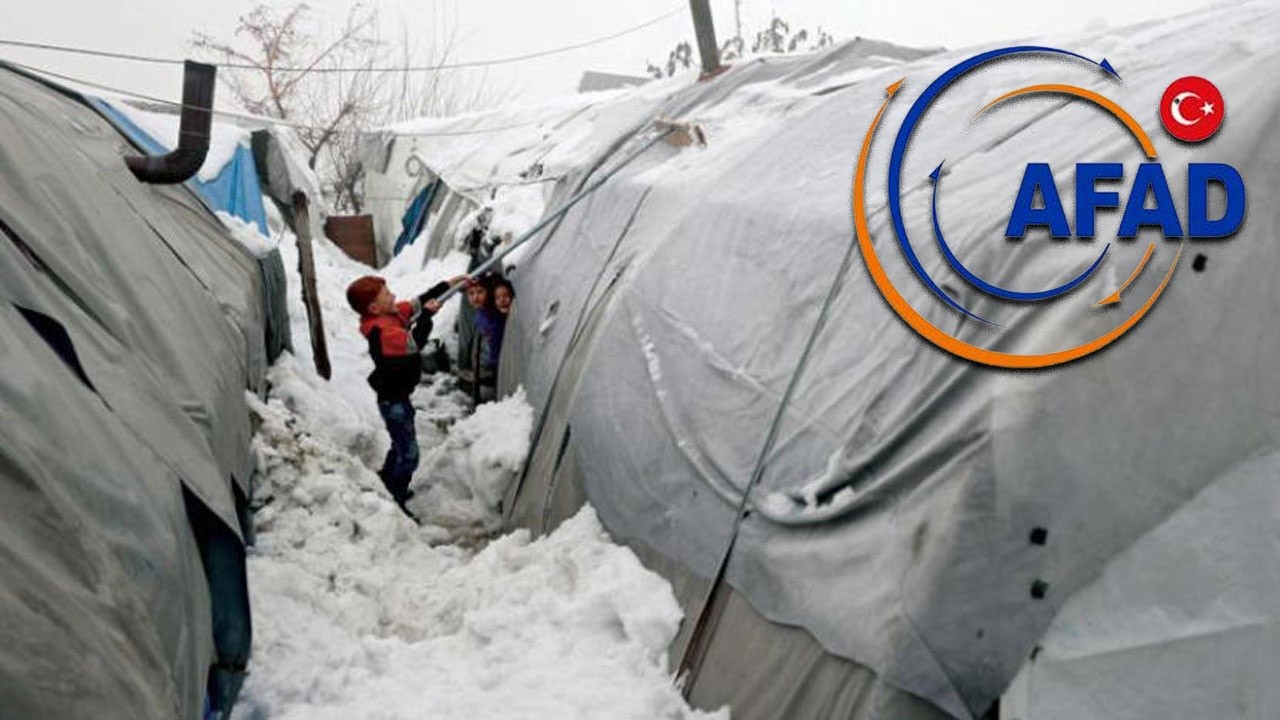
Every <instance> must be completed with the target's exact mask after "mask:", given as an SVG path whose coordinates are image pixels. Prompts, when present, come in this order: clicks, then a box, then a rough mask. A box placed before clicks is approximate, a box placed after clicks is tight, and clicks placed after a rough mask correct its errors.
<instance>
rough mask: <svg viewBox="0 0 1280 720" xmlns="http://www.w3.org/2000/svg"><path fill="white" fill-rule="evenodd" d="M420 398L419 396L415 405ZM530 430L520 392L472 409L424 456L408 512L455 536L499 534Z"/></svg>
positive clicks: (530, 413)
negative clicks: (502, 507)
mask: <svg viewBox="0 0 1280 720" xmlns="http://www.w3.org/2000/svg"><path fill="white" fill-rule="evenodd" d="M420 397H421V392H420V393H419V395H417V396H415V398H414V400H415V404H416V403H418V402H419V398H420ZM430 409H431V408H428V410H430ZM420 412H421V411H420ZM420 424H421V423H420ZM532 431H533V408H532V407H530V406H529V403H528V402H527V401H526V400H525V394H524V390H523V389H520V390H518V391H517V392H516V394H515V395H513V396H511V397H509V398H506V399H505V400H503V401H501V402H497V403H487V404H484V405H481V406H480V407H478V408H476V412H475V414H474V415H471V416H470V417H468V418H466V419H464V420H462V421H460V422H458V423H457V424H456V425H454V426H453V427H452V428H451V429H450V431H449V434H448V436H447V438H446V439H445V440H444V442H443V443H442V444H441V445H439V446H438V447H436V448H433V449H432V450H430V451H428V452H426V453H424V454H423V461H422V466H421V467H420V468H419V470H418V473H417V474H416V479H415V484H414V485H413V486H412V487H413V489H414V491H415V492H416V493H417V496H416V497H414V498H413V499H412V500H411V501H410V502H409V509H410V510H411V511H412V512H413V513H414V514H415V515H416V516H417V517H418V518H419V519H421V520H422V521H423V523H424V524H430V525H435V526H440V527H444V528H446V529H448V530H449V531H450V532H451V533H452V534H453V535H454V537H459V538H463V537H483V536H484V535H486V534H489V533H492V532H494V531H496V530H498V529H499V528H500V527H501V526H502V515H501V514H500V508H499V504H500V503H501V501H502V498H503V495H505V494H506V491H507V488H508V486H509V485H510V484H511V482H512V481H513V480H515V478H516V476H517V475H519V473H520V469H521V466H522V465H523V463H524V457H525V454H526V453H527V452H528V450H529V436H530V433H531V432H532ZM419 437H422V433H421V432H419Z"/></svg>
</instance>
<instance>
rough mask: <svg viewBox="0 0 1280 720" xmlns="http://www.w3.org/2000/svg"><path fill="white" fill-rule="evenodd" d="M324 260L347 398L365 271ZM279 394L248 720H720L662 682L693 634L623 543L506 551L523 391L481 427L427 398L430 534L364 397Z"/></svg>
mask: <svg viewBox="0 0 1280 720" xmlns="http://www.w3.org/2000/svg"><path fill="white" fill-rule="evenodd" d="M291 243H292V238H288V239H286V241H285V243H284V244H283V245H282V247H281V249H282V250H291V248H286V247H285V246H286V245H289V244H291ZM316 246H317V248H316V250H317V274H318V276H319V277H318V278H317V280H318V285H319V286H320V293H321V295H322V298H323V303H322V304H323V305H324V307H325V311H326V313H327V315H326V321H327V323H326V325H327V327H326V335H328V336H329V342H330V350H331V353H332V355H333V357H334V361H335V373H334V377H335V380H337V378H343V381H342V382H345V383H347V384H349V383H350V382H352V381H353V379H356V378H358V379H361V380H362V379H363V378H362V377H360V376H361V375H362V374H363V370H362V369H361V368H362V367H363V364H361V363H360V362H359V361H360V360H363V363H367V362H368V359H367V357H364V358H360V357H359V352H358V351H357V350H356V348H358V347H359V346H360V345H363V341H362V339H360V338H359V336H358V335H357V334H356V332H355V328H354V319H353V318H354V316H352V318H347V317H343V316H342V315H341V313H339V312H336V309H337V304H338V303H339V302H341V301H342V296H341V295H338V296H337V297H334V293H335V292H336V291H337V290H338V289H339V288H344V287H345V284H346V282H347V281H349V280H350V278H351V277H354V276H355V275H354V274H353V273H355V274H359V273H362V272H364V271H363V270H362V269H360V268H359V266H354V264H352V263H350V262H349V261H347V259H346V258H345V257H343V256H341V255H340V253H338V252H337V251H336V249H335V248H333V247H332V246H331V245H329V244H328V243H325V242H317V243H316ZM292 254H293V253H292V252H288V251H287V252H286V253H285V255H286V257H285V262H286V267H287V268H289V270H290V277H291V279H292V278H293V277H294V275H293V273H294V268H295V267H296V264H295V263H296V261H295V260H294V258H293V257H290V255H292ZM427 271H429V272H426V271H424V272H425V274H427V275H434V274H437V273H444V271H443V270H442V269H440V268H430V267H429V268H428V269H427ZM393 273H394V269H393V270H392V273H388V274H389V275H391V274H393ZM392 282H393V283H396V280H394V279H393V280H392ZM296 300H297V296H296V291H293V292H291V298H290V311H291V315H294V314H295V307H294V306H295V305H296V304H297V302H296ZM331 308H332V309H334V310H335V312H332V313H331V312H329V311H330V309H331ZM296 310H297V312H298V314H300V313H301V310H300V308H296ZM348 321H350V322H348ZM303 323H305V320H304V321H303ZM303 323H299V322H297V318H296V317H295V318H294V323H293V327H294V343H295V346H298V345H304V344H305V343H306V342H307V339H306V335H305V334H299V333H298V329H299V325H301V326H302V327H303V328H305V324H303ZM339 323H344V324H345V325H344V324H339ZM304 352H305V351H304ZM344 364H346V365H355V367H340V366H341V365H344ZM269 379H270V382H271V386H272V390H271V393H270V395H269V396H268V398H267V400H266V401H265V402H263V401H262V400H259V399H258V398H256V397H253V396H250V400H249V402H250V405H251V408H252V410H253V412H254V413H255V415H257V416H258V418H259V419H260V420H261V424H260V426H259V430H258V433H257V435H256V436H255V439H254V446H255V451H256V453H257V456H258V476H257V478H256V486H255V498H254V506H255V509H256V512H255V526H256V531H257V538H256V545H255V547H253V548H252V549H251V550H250V554H249V589H250V596H251V602H252V607H253V613H254V639H253V658H252V661H251V664H250V673H249V678H248V680H247V682H246V684H245V687H244V691H243V693H242V695H241V699H240V703H239V704H238V705H237V709H236V712H235V714H234V717H235V718H237V719H238V720H266V719H268V718H271V719H277V718H279V719H284V720H289V719H298V720H302V719H306V720H312V719H317V718H319V719H323V718H335V719H336V718H342V719H343V720H350V719H352V718H380V719H387V720H390V719H392V718H443V719H451V718H459V719H463V718H465V719H467V720H471V719H473V718H530V719H534V718H547V719H550V718H557V719H559V718H584V719H586V718H591V719H592V720H595V719H597V718H636V719H637V720H641V719H643V720H649V719H651V718H688V719H693V718H722V719H725V720H727V718H728V716H729V713H728V711H727V709H725V710H721V711H719V712H717V713H705V712H699V711H696V710H692V709H690V708H689V707H688V705H686V703H685V702H684V700H683V699H682V698H681V696H680V693H679V691H678V690H677V689H676V687H675V685H674V684H673V682H672V680H671V678H670V675H669V671H668V668H667V654H666V648H667V646H668V644H669V643H670V642H671V640H672V638H674V636H675V634H676V632H677V630H678V628H679V624H680V620H681V611H680V608H679V605H678V604H677V603H676V600H675V597H674V595H673V593H672V590H671V587H670V585H669V584H668V583H667V582H666V581H665V580H663V579H662V578H661V577H660V576H658V575H656V574H654V573H652V572H649V571H648V570H646V569H645V568H644V567H643V566H642V565H641V564H640V562H639V561H638V560H637V558H636V557H635V555H634V554H633V553H632V552H631V551H630V550H629V549H626V548H624V547H621V546H618V545H615V544H613V543H612V542H611V541H610V539H609V537H608V536H607V534H606V533H605V532H604V530H603V528H602V527H601V525H600V522H599V520H598V519H597V518H596V515H595V513H594V511H593V510H592V509H591V508H590V507H585V508H583V510H582V511H581V512H579V513H578V514H577V515H576V516H575V517H573V518H571V519H570V520H568V521H566V522H564V523H563V524H562V525H561V526H560V527H559V528H558V529H557V530H556V531H555V532H553V533H551V534H550V535H548V536H546V537H543V538H538V539H533V538H532V537H531V536H530V534H529V533H528V532H527V531H524V530H520V531H516V532H513V533H509V534H506V535H502V536H500V537H496V538H494V537H493V533H494V531H495V530H497V529H498V528H500V526H501V518H500V516H499V515H498V513H497V503H498V500H499V499H500V498H501V496H502V494H503V492H504V491H505V489H506V486H507V484H508V483H509V482H510V481H511V480H512V479H513V478H514V477H515V476H516V474H517V473H518V472H519V469H520V464H521V463H522V462H523V460H524V456H525V453H526V452H527V449H528V443H529V435H530V430H531V427H532V421H533V411H532V409H531V408H530V407H529V405H528V403H527V402H526V401H525V398H524V395H523V393H522V392H521V393H517V394H516V395H515V396H513V397H510V398H507V399H505V400H503V401H501V402H498V403H490V404H487V405H483V406H481V407H480V408H479V409H478V411H477V412H476V413H475V414H473V415H470V416H466V398H465V397H464V396H462V395H461V394H460V393H458V392H457V391H456V389H455V387H454V386H453V384H452V379H451V378H447V376H444V375H439V376H436V379H434V381H433V382H431V383H430V384H427V385H424V386H422V387H421V388H420V389H419V390H418V392H417V393H416V394H415V395H414V404H415V406H416V407H417V409H418V418H417V421H418V429H419V442H420V444H421V446H422V463H421V467H420V468H419V471H418V473H417V475H416V476H415V480H414V488H415V490H416V491H417V493H418V496H417V497H416V498H414V500H413V501H412V503H411V504H412V507H413V508H414V509H415V510H416V511H417V512H418V513H419V517H421V518H423V521H424V522H423V525H422V526H418V525H415V524H414V523H413V522H411V521H410V520H408V519H407V518H406V517H404V516H403V515H402V514H401V513H400V511H399V510H398V509H397V508H396V507H395V505H394V504H393V503H392V501H391V499H390V497H389V496H388V495H387V494H386V491H385V490H384V489H383V488H382V485H381V483H380V481H379V480H378V477H377V475H376V474H375V472H374V470H373V469H372V468H373V467H375V466H376V464H377V463H378V462H380V460H381V457H380V455H381V452H382V451H383V450H384V449H385V447H386V444H387V443H386V440H385V437H383V436H384V435H385V433H384V432H383V430H382V428H381V426H380V424H378V425H374V424H373V422H374V421H373V420H372V419H371V417H370V416H372V418H376V417H377V414H376V411H374V412H373V413H368V412H364V411H365V410H368V408H361V409H360V410H357V409H356V405H357V404H358V403H359V402H360V399H361V397H362V396H361V394H360V393H359V392H358V391H354V390H355V389H354V388H351V387H349V386H348V387H336V386H337V385H339V382H334V383H330V382H326V381H324V380H322V379H320V378H319V377H318V376H317V375H316V374H315V373H314V372H313V371H312V370H311V369H310V364H309V362H307V361H304V360H302V359H301V358H295V357H293V356H292V355H288V354H286V355H285V356H283V357H282V358H281V359H280V360H279V361H278V362H277V363H276V365H275V366H274V367H273V368H272V369H271V371H270V373H269ZM353 391H354V392H353ZM368 401H369V402H370V403H372V395H371V394H370V396H369V397H368ZM375 438H377V439H378V441H377V442H375V441H374V439H375ZM485 543H487V544H485Z"/></svg>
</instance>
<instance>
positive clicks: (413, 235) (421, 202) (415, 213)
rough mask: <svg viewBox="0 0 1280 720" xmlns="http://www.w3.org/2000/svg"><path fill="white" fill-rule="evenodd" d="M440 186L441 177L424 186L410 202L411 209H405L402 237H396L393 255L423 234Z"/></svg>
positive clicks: (402, 220) (401, 221)
mask: <svg viewBox="0 0 1280 720" xmlns="http://www.w3.org/2000/svg"><path fill="white" fill-rule="evenodd" d="M438 187H440V179H439V178H437V179H436V181H435V182H433V183H431V184H430V185H428V186H426V187H424V188H423V189H422V192H420V193H418V196H417V197H415V198H414V199H413V202H411V203H409V209H407V210H405V211H404V217H403V218H402V219H401V220H400V226H401V231H400V237H398V238H396V247H395V250H394V251H393V252H392V254H393V255H399V254H400V251H401V250H403V249H405V247H407V246H409V245H412V244H413V241H414V240H416V239H418V235H420V234H422V229H423V227H424V226H426V224H427V212H428V211H430V210H431V200H432V198H434V197H435V194H436V188H438Z"/></svg>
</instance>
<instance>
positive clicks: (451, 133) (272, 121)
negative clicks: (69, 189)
mask: <svg viewBox="0 0 1280 720" xmlns="http://www.w3.org/2000/svg"><path fill="white" fill-rule="evenodd" d="M3 64H7V65H10V66H12V67H16V68H21V69H22V70H25V71H27V72H29V73H36V74H39V75H48V76H50V77H55V78H58V79H59V80H65V81H67V82H72V83H76V84H78V85H84V86H86V87H91V88H96V89H98V90H105V91H107V92H111V93H115V94H117V95H122V96H124V97H130V98H134V99H137V100H146V101H148V102H153V103H159V104H161V105H167V106H170V107H175V108H178V109H183V108H185V107H187V106H186V105H183V104H182V103H180V102H175V101H173V100H166V99H165V98H160V97H155V96H154V95H146V94H144V93H139V92H134V91H132V90H125V89H123V88H118V87H113V86H111V85H103V84H102V83H97V82H93V81H91V80H84V79H82V78H78V77H73V76H71V75H64V74H62V73H57V72H54V71H52V70H45V69H44V68H38V67H33V66H31V65H24V64H22V63H17V62H13V61H11V60H6V61H3ZM200 109H203V108H200ZM583 109H584V108H574V109H573V110H570V111H568V112H563V113H557V114H555V115H549V116H547V117H543V118H539V119H537V120H528V121H525V122H519V123H512V124H510V125H501V126H495V127H487V128H475V129H472V130H441V131H439V132H397V133H395V134H396V135H397V136H398V137H456V136H463V135H485V134H489V133H497V132H504V131H507V130H515V129H518V128H523V127H532V126H534V125H541V124H543V123H547V122H552V121H555V120H563V119H566V118H568V117H570V116H572V115H575V114H577V113H579V112H582V110H583ZM212 112H213V114H214V115H222V116H224V117H231V118H237V119H240V120H248V121H251V122H255V123H261V124H263V125H281V126H284V127H290V128H294V129H297V130H319V131H323V130H325V128H322V127H320V126H318V125H306V124H304V123H296V122H290V121H288V120H281V119H278V118H272V117H264V116H261V115H248V114H244V113H237V112H231V111H229V110H213V111H212ZM333 132H337V133H358V132H360V131H359V130H355V129H349V128H339V129H336V130H334V131H333Z"/></svg>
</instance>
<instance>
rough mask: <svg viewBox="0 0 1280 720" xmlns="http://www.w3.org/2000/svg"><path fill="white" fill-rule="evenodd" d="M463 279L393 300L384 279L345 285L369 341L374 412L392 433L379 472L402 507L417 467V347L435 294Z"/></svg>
mask: <svg viewBox="0 0 1280 720" xmlns="http://www.w3.org/2000/svg"><path fill="white" fill-rule="evenodd" d="M463 279H464V278H461V277H458V278H452V279H451V280H449V281H446V282H441V283H437V284H436V285H435V286H433V287H432V288H431V289H430V290H427V291H426V292H425V293H423V294H421V295H419V296H418V297H416V298H412V299H410V300H403V301H399V302H397V301H396V296H395V295H393V294H391V291H390V290H388V289H387V282H386V280H384V279H382V278H380V277H378V276H376V275H366V276H364V277H362V278H359V279H357V280H355V281H354V282H352V283H351V285H349V286H348V287H347V302H348V303H350V304H351V308H352V309H353V310H355V311H356V312H358V313H360V334H362V335H364V336H365V338H366V339H367V340H368V341H369V356H370V357H372V358H373V372H372V373H370V374H369V385H370V386H372V387H373V391H374V392H375V393H377V395H378V412H380V413H381V414H382V420H383V422H385V423H386V425H387V433H389V434H390V435H391V449H390V450H388V451H387V457H386V460H385V461H384V462H383V464H382V469H381V470H380V471H379V472H378V476H379V477H381V478H382V484H383V485H385V486H386V487H387V491H388V492H390V493H391V497H392V498H393V499H395V501H396V504H397V505H399V506H400V509H401V510H403V511H404V513H405V514H406V515H409V517H413V515H412V514H411V513H410V512H409V509H408V508H407V507H406V506H405V503H407V502H408V501H409V498H410V497H412V496H413V492H412V491H411V490H409V481H410V480H412V479H413V471H414V470H416V469H417V468H418V431H417V428H416V427H415V426H414V424H413V419H414V409H413V403H412V402H410V400H409V396H410V395H411V394H413V391H414V388H416V387H417V386H418V381H419V380H420V379H421V378H422V358H421V355H420V354H419V352H420V348H421V347H422V346H423V344H425V343H426V341H427V336H428V335H429V334H430V333H431V316H433V315H435V313H436V311H438V310H439V309H440V303H439V302H437V301H436V298H438V297H440V295H441V294H443V293H444V292H445V291H446V290H448V289H449V287H450V285H451V284H457V283H460V282H462V281H463Z"/></svg>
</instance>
